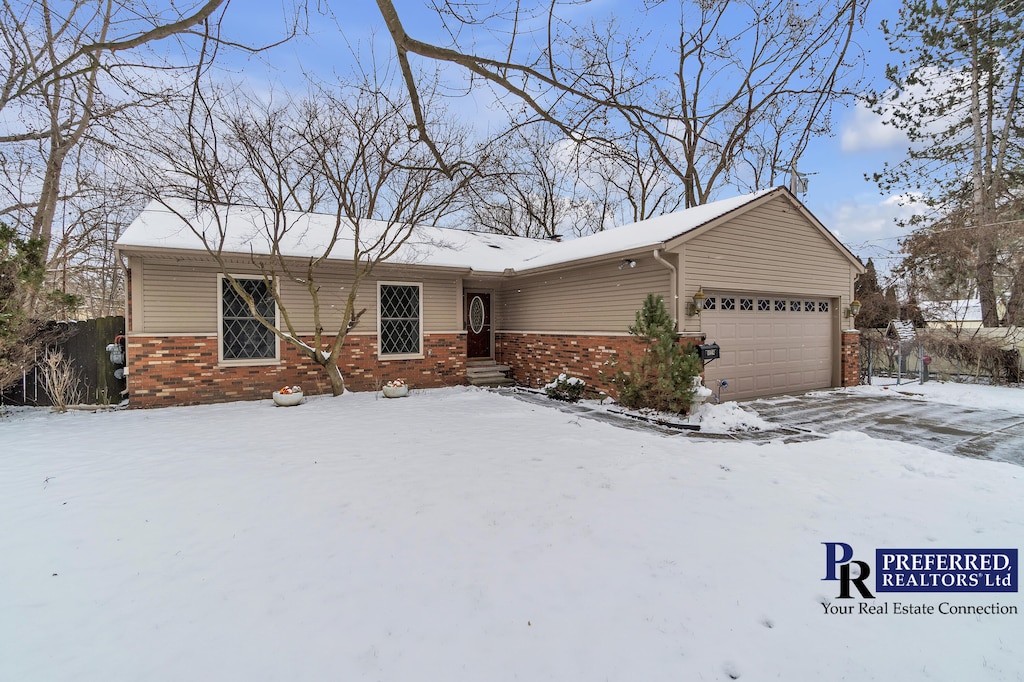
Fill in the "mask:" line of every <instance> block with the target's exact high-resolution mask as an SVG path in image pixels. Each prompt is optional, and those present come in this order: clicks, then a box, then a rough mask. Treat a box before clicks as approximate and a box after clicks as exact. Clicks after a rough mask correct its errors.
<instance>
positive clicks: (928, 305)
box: [918, 298, 1006, 332]
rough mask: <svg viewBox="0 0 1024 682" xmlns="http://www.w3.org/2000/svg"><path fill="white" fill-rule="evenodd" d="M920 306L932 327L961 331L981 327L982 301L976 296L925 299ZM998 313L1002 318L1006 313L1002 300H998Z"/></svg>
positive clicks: (929, 325)
mask: <svg viewBox="0 0 1024 682" xmlns="http://www.w3.org/2000/svg"><path fill="white" fill-rule="evenodd" d="M918 307H919V308H920V309H921V314H922V315H923V316H924V319H925V321H926V323H927V325H928V327H929V328H931V329H949V330H952V331H954V332H959V331H961V330H969V331H973V330H975V329H979V328H981V301H979V300H978V299H976V298H974V299H953V300H949V301H924V302H922V303H921V304H920V305H919V306H918ZM996 314H997V315H999V318H1000V319H1002V318H1003V317H1004V316H1005V315H1006V305H1005V304H1004V303H1003V301H1002V300H998V301H996Z"/></svg>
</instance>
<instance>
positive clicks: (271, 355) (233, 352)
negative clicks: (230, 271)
mask: <svg viewBox="0 0 1024 682" xmlns="http://www.w3.org/2000/svg"><path fill="white" fill-rule="evenodd" d="M234 279H235V281H236V282H238V285H239V286H240V287H241V289H242V291H244V292H245V293H246V294H248V295H249V296H251V297H252V299H253V302H254V303H255V304H256V311H257V312H258V313H259V314H260V315H261V316H262V317H263V318H264V319H266V320H267V321H268V322H270V323H271V324H275V325H276V324H277V306H276V305H275V303H274V294H273V292H272V291H271V290H270V286H268V282H267V280H265V279H263V278H262V277H259V278H256V277H237V276H236V277H235V278H234ZM220 318H221V322H220V351H221V359H222V360H274V359H276V358H277V338H276V337H275V336H274V332H272V331H270V330H269V329H267V328H266V327H265V326H264V325H263V324H262V323H261V322H260V321H259V319H257V316H256V315H255V314H254V313H253V310H252V308H250V307H249V303H248V302H247V301H246V299H245V296H242V295H241V294H239V293H238V291H236V290H235V287H234V286H233V285H232V284H231V280H230V279H228V278H227V277H224V276H221V278H220Z"/></svg>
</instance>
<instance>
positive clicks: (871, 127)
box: [840, 104, 909, 152]
mask: <svg viewBox="0 0 1024 682" xmlns="http://www.w3.org/2000/svg"><path fill="white" fill-rule="evenodd" d="M840 144H841V146H842V150H843V151H844V152H863V151H869V150H875V149H891V148H894V147H906V146H907V145H908V144H909V141H908V140H907V136H906V135H904V134H903V132H902V131H901V130H897V129H896V128H895V127H893V126H891V125H886V124H885V119H884V118H883V117H882V116H880V115H878V114H876V113H875V112H873V111H871V110H870V109H868V108H867V107H866V106H864V105H863V104H857V106H856V107H854V110H853V116H852V117H850V119H849V120H847V121H846V122H845V123H844V124H843V130H842V133H841V135H840Z"/></svg>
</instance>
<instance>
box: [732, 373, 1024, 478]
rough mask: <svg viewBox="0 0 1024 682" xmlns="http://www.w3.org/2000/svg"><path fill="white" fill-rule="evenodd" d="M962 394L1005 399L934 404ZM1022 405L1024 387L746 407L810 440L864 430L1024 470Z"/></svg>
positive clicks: (903, 389) (828, 395) (842, 395)
mask: <svg viewBox="0 0 1024 682" xmlns="http://www.w3.org/2000/svg"><path fill="white" fill-rule="evenodd" d="M933 388H934V389H935V390H932V389H933ZM958 388H959V390H960V391H961V392H962V393H963V394H965V395H966V394H970V393H972V392H973V393H978V392H984V393H985V394H986V395H996V396H1002V398H1003V399H1002V400H993V401H984V400H979V401H977V402H972V401H971V400H970V399H969V398H966V397H965V398H964V399H963V400H957V401H952V400H947V401H940V400H936V399H934V398H937V397H941V396H942V395H943V394H949V395H958V393H957V392H956V391H957V389H958ZM1015 394H1021V395H1020V396H1018V395H1015ZM929 397H931V398H933V399H931V400H929V399H928V398H929ZM1018 399H1022V400H1024V391H1022V390H1021V389H1010V388H998V387H996V388H993V387H984V386H965V385H960V386H958V387H957V386H952V387H951V386H944V385H942V384H925V385H924V386H922V385H920V384H904V385H902V386H895V385H893V386H887V387H863V388H857V389H848V390H840V391H814V392H811V393H807V394H803V395H797V396H779V397H777V398H761V399H757V400H750V401H746V402H744V403H743V405H744V407H747V408H749V409H753V410H755V411H756V412H757V414H758V415H760V416H761V417H762V418H764V419H767V420H768V421H770V422H773V423H776V424H778V425H779V426H780V427H783V428H787V427H788V428H790V429H796V430H798V431H803V432H804V433H806V434H807V435H811V434H829V433H833V432H836V431H860V432H862V433H866V434H868V435H869V436H872V437H874V438H885V439H887V440H898V441H903V442H906V443H914V444H916V445H922V446H924V447H927V448H931V449H933V450H937V451H939V452H945V453H949V454H954V455H961V456H964V457H981V458H985V459H994V460H999V461H1004V462H1012V463H1014V464H1018V465H1021V466H1024V414H1022V413H1021V410H1020V409H1019V406H1018V404H1017V401H1018ZM770 436H771V433H770V432H768V433H763V434H760V435H757V434H751V437H755V438H756V437H770Z"/></svg>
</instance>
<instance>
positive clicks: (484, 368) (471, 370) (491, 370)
mask: <svg viewBox="0 0 1024 682" xmlns="http://www.w3.org/2000/svg"><path fill="white" fill-rule="evenodd" d="M510 369H512V368H511V367H509V366H508V365H498V364H495V363H491V364H489V365H483V364H480V365H469V366H467V367H466V376H469V377H473V376H486V375H488V374H502V373H503V372H507V371H509V370H510Z"/></svg>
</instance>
